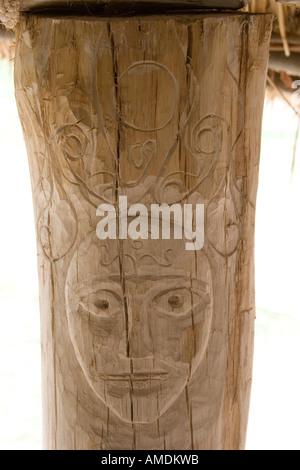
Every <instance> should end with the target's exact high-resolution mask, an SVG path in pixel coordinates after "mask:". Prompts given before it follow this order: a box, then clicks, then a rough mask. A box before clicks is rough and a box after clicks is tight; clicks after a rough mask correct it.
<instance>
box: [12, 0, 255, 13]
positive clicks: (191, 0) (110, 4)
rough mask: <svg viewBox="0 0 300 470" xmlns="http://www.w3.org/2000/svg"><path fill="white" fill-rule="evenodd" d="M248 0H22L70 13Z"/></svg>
mask: <svg viewBox="0 0 300 470" xmlns="http://www.w3.org/2000/svg"><path fill="white" fill-rule="evenodd" d="M246 3H248V2H247V0H138V1H133V0H127V1H126V0H125V1H124V0H112V1H105V0H87V1H82V0H72V1H71V0H22V1H21V10H22V11H35V12H36V11H49V10H58V11H59V10H63V11H68V12H69V13H72V12H73V13H74V12H75V13H77V12H82V11H85V12H89V13H91V12H92V13H94V12H96V11H100V12H111V11H116V12H118V11H122V12H123V11H125V12H126V11H127V12H128V13H132V11H139V12H141V11H143V10H148V11H153V12H157V11H158V10H159V11H160V12H161V11H162V9H165V10H176V9H178V8H179V9H183V8H184V9H185V10H187V9H197V10H201V9H218V10H220V9H221V10H227V9H229V10H238V9H240V8H242V7H243V6H244V5H245V4H246Z"/></svg>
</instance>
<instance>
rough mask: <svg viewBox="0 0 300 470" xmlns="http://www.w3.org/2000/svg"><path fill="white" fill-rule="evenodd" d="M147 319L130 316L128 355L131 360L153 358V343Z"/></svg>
mask: <svg viewBox="0 0 300 470" xmlns="http://www.w3.org/2000/svg"><path fill="white" fill-rule="evenodd" d="M150 338H151V335H150V330H149V323H148V321H147V318H145V317H141V316H140V315H139V316H135V315H130V316H129V325H128V355H129V357H131V358H141V359H142V358H146V357H149V356H152V355H153V353H154V351H153V345H152V341H151V339H150Z"/></svg>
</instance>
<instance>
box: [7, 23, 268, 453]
mask: <svg viewBox="0 0 300 470" xmlns="http://www.w3.org/2000/svg"><path fill="white" fill-rule="evenodd" d="M271 26H272V18H271V16H269V15H255V16H251V15H243V14H230V15H223V16H222V15H217V14H213V15H209V14H208V15H201V16H198V15H193V16H188V15H183V16H178V15H176V17H175V16H174V17H172V16H168V17H139V18H128V19H91V20H85V19H79V18H78V19H73V20H71V19H50V18H45V17H35V16H30V15H29V16H28V17H25V18H22V21H21V24H20V27H19V31H18V37H17V51H16V63H15V84H16V97H17V102H18V107H19V113H20V118H21V121H22V125H23V129H24V135H25V139H26V144H27V149H28V157H29V165H30V171H31V178H32V188H33V200H34V207H35V218H36V227H37V240H38V266H39V275H40V296H41V322H42V326H41V331H42V362H43V408H44V446H45V448H47V449H118V450H125V449H129V450H130V449H156V450H159V449H167V450H172V449H173V450H180V449H182V450H184V449H203V450H205V449H210V450H212V449H226V450H228V449H234V450H237V449H243V448H244V446H245V437H246V428H247V419H248V410H249V399H250V390H251V380H252V358H253V336H254V318H255V298H254V220H255V203H256V192H257V182H258V168H259V154H260V137H261V119H262V109H263V103H264V93H265V80H266V70H267V63H268V46H269V38H270V32H271ZM120 195H126V196H127V197H128V203H129V204H133V203H138V202H141V203H143V204H146V205H149V204H151V203H159V204H161V203H167V204H171V203H175V202H176V203H178V204H181V205H182V204H184V203H190V204H195V203H203V204H205V214H206V219H205V243H204V247H203V249H202V250H201V251H197V252H189V251H186V250H185V248H184V242H183V241H182V240H137V241H135V242H133V241H132V240H119V239H117V240H109V241H100V240H99V239H98V238H97V237H96V234H95V230H96V226H97V223H98V222H99V218H98V217H97V216H96V208H97V206H98V205H99V204H101V203H110V204H113V205H116V207H117V201H118V196H120Z"/></svg>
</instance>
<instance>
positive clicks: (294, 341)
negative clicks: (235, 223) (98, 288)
mask: <svg viewBox="0 0 300 470" xmlns="http://www.w3.org/2000/svg"><path fill="white" fill-rule="evenodd" d="M274 47H277V49H278V47H279V46H275V45H273V48H274ZM295 47H296V46H295ZM277 49H276V50H275V52H276V51H277ZM299 50H300V49H299ZM0 56H1V45H0ZM6 56H7V54H6ZM281 58H282V56H281ZM282 67H283V66H282V63H281V62H280V66H279V69H280V68H282ZM275 69H276V67H275V68H274V71H273V72H272V73H271V75H270V77H271V80H272V83H271V84H270V83H269V85H270V88H269V92H268V96H269V99H268V100H266V103H265V111H264V122H263V137H262V153H261V168H260V183H259V193H258V202H257V218H256V301H257V322H256V339H255V342H256V345H255V346H256V347H255V360H254V381H253V392H252V401H251V409H250V421H249V431H248V441H247V449H248V450H300V435H299V422H300V403H299V396H300V374H299V370H300V367H299V362H300V296H299V292H300V274H299V269H300V268H299V266H300V244H299V241H300V138H299V146H298V149H297V148H296V151H294V148H295V136H296V133H297V129H298V125H299V118H298V116H297V115H296V113H295V112H294V111H293V109H291V107H290V106H289V105H288V104H287V103H286V102H285V101H284V99H283V98H282V96H281V97H280V93H285V92H286V91H287V90H291V86H292V81H293V78H292V77H291V73H292V72H291V73H289V72H288V70H286V71H285V72H284V73H281V72H277V71H276V70H275ZM299 71H300V66H299ZM299 74H300V72H299ZM276 87H277V88H278V89H277V90H276ZM271 90H272V93H270V91H271ZM278 97H280V99H278ZM289 99H290V97H289ZM0 106H1V108H0V109H1V113H0V176H1V179H0V316H1V329H0V449H1V450H21V449H26V450H30V449H34V450H38V449H41V446H42V443H41V434H42V430H41V426H42V424H41V390H40V384H41V375H40V368H41V365H40V332H39V301H38V281H37V269H36V248H35V231H34V221H33V209H32V201H31V188H30V180H29V171H28V165H27V156H26V150H25V145H24V142H23V136H22V131H21V126H20V123H19V119H18V114H17V108H16V104H15V100H14V86H13V65H12V62H11V61H9V60H8V59H7V58H6V59H5V60H0ZM292 167H293V171H292Z"/></svg>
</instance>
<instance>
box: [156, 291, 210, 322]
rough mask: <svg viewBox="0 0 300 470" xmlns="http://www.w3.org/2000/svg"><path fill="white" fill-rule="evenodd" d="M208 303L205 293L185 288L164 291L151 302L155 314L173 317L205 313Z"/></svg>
mask: <svg viewBox="0 0 300 470" xmlns="http://www.w3.org/2000/svg"><path fill="white" fill-rule="evenodd" d="M209 303H210V298H209V295H208V294H207V293H206V292H201V291H200V290H199V292H198V291H197V292H196V291H195V289H192V290H191V289H189V288H186V287H178V288H173V289H169V290H165V291H163V292H161V293H159V294H158V295H156V296H155V297H154V299H153V301H152V304H154V308H155V310H156V312H157V313H159V314H163V315H169V316H174V317H186V316H190V315H191V312H193V313H194V315H196V314H197V313H199V312H205V310H206V307H207V305H209Z"/></svg>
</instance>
